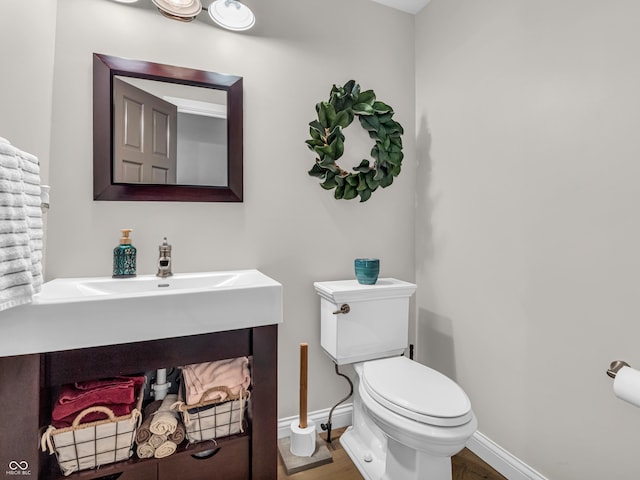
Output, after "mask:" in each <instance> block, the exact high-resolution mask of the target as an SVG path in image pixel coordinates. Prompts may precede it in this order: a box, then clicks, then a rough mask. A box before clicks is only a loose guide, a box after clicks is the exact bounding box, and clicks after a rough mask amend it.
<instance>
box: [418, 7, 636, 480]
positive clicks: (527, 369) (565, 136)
mask: <svg viewBox="0 0 640 480" xmlns="http://www.w3.org/2000/svg"><path fill="white" fill-rule="evenodd" d="M638 18H640V4H638V2H635V1H631V0H616V1H614V2H601V1H597V0H563V1H561V2H558V1H551V0H543V1H525V0H515V1H512V0H484V1H481V2H480V1H477V0H432V1H431V3H430V4H429V5H428V6H427V8H426V9H425V10H423V11H422V12H421V13H420V14H419V15H418V16H417V18H416V78H417V80H416V86H417V88H416V98H417V112H416V114H417V115H416V117H417V150H418V162H419V166H418V186H417V198H418V208H417V213H416V231H417V242H416V244H417V249H416V256H417V274H416V275H417V283H418V285H419V292H418V315H419V342H418V343H419V345H420V349H419V354H420V358H421V359H422V360H423V361H427V362H428V363H430V364H432V365H434V366H437V367H440V368H442V369H443V370H444V371H445V372H447V373H450V374H452V375H454V376H455V377H456V378H457V379H458V381H459V382H460V383H461V384H462V386H463V387H464V388H465V390H466V391H467V393H468V394H469V396H470V398H471V401H472V403H473V406H474V409H475V411H476V414H477V415H478V418H479V423H480V425H479V429H480V431H481V432H483V433H484V434H485V435H487V436H488V437H489V438H491V439H492V440H493V441H495V442H497V443H498V444H499V445H501V446H502V447H504V448H506V449H507V450H509V451H511V452H512V453H513V454H515V455H516V456H517V457H519V458H520V459H522V460H523V461H525V462H526V463H528V464H529V465H531V466H532V467H534V468H536V469H537V470H539V471H540V472H541V473H543V474H545V475H546V476H547V477H548V478H553V479H576V480H577V479H580V480H601V479H604V478H610V479H613V478H615V479H630V478H636V477H637V476H638V474H637V451H638V426H639V424H640V410H639V409H637V408H634V407H632V406H630V405H628V404H626V403H624V402H622V401H620V400H618V399H617V398H615V397H614V395H613V392H612V385H611V381H610V379H609V378H608V377H607V376H606V375H605V371H606V369H607V367H608V365H609V362H611V361H612V360H615V359H618V358H620V359H623V360H627V361H628V362H630V363H631V364H632V365H634V364H635V365H636V366H639V367H640V350H639V349H638V338H640V322H638V318H640V303H639V302H638V298H639V295H638V270H639V269H640V255H638V245H640V224H639V223H638V213H637V210H638V205H640V188H639V187H638V178H639V177H640V162H639V161H638V158H639V157H640V143H639V142H638V129H639V128H640V115H639V112H640V95H639V89H638V85H640V64H639V63H638V61H637V59H638V57H639V56H640V30H639V29H638Z"/></svg>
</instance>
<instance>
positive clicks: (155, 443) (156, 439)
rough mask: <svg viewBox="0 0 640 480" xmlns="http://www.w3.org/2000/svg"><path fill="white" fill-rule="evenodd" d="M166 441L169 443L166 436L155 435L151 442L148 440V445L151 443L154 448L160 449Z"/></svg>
mask: <svg viewBox="0 0 640 480" xmlns="http://www.w3.org/2000/svg"><path fill="white" fill-rule="evenodd" d="M166 441H167V436H166V435H158V434H156V433H154V434H153V435H151V436H150V437H149V440H147V443H149V444H150V445H151V446H152V447H153V448H158V447H159V446H160V445H162V444H163V443H164V442H166Z"/></svg>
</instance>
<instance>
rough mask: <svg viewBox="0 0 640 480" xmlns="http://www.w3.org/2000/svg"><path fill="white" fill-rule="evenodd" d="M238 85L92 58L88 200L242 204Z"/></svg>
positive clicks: (185, 71) (208, 75) (214, 76)
mask: <svg viewBox="0 0 640 480" xmlns="http://www.w3.org/2000/svg"><path fill="white" fill-rule="evenodd" d="M242 113H243V112H242V77H237V76H234V75H226V74H219V73H215V72H207V71H202V70H194V69H189V68H184V67H176V66H171V65H163V64H156V63H151V62H144V61H137V60H128V59H123V58H118V57H110V56H107V55H101V54H94V199H96V200H174V201H222V202H228V201H231V202H238V201H242V172H243V167H242V150H243V146H242V138H243V134H242Z"/></svg>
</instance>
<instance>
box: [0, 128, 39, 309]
mask: <svg viewBox="0 0 640 480" xmlns="http://www.w3.org/2000/svg"><path fill="white" fill-rule="evenodd" d="M40 203H41V201H40V166H39V164H38V159H37V158H36V157H35V156H34V155H31V154H29V153H25V152H22V151H20V150H19V149H17V148H15V147H14V146H12V145H11V144H10V143H9V142H8V141H7V140H5V139H3V138H1V137H0V311H2V310H5V309H7V308H11V307H15V306H18V305H23V304H25V303H30V302H31V301H32V298H33V295H34V294H36V293H38V292H39V291H40V288H41V286H42V246H43V222H42V209H41V208H40Z"/></svg>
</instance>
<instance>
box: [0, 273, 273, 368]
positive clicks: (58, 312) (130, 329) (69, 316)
mask: <svg viewBox="0 0 640 480" xmlns="http://www.w3.org/2000/svg"><path fill="white" fill-rule="evenodd" d="M281 322H282V285H280V283H278V282H276V281H275V280H273V279H272V278H270V277H268V276H266V275H265V274H263V273H261V272H260V271H258V270H233V271H221V272H202V273H178V274H175V275H173V276H171V277H167V278H158V277H156V276H155V275H141V276H138V277H133V278H119V279H114V278H110V277H93V278H61V279H56V280H52V281H50V282H47V283H45V284H44V285H43V286H42V291H41V292H40V293H39V294H37V295H36V296H35V297H34V299H33V303H32V304H30V305H24V306H21V307H16V308H12V309H9V310H6V311H4V312H0V328H1V329H2V332H3V334H2V336H1V337H0V356H9V355H21V354H27V353H41V352H48V351H57V350H67V349H74V348H88V347H95V346H100V345H113V344H120V343H130V342H138V341H146V340H155V339H160V338H173V337H182V336H187V335H197V334H202V333H212V332H219V331H226V330H237V329H242V328H252V327H257V326H262V325H271V324H275V323H281Z"/></svg>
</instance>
